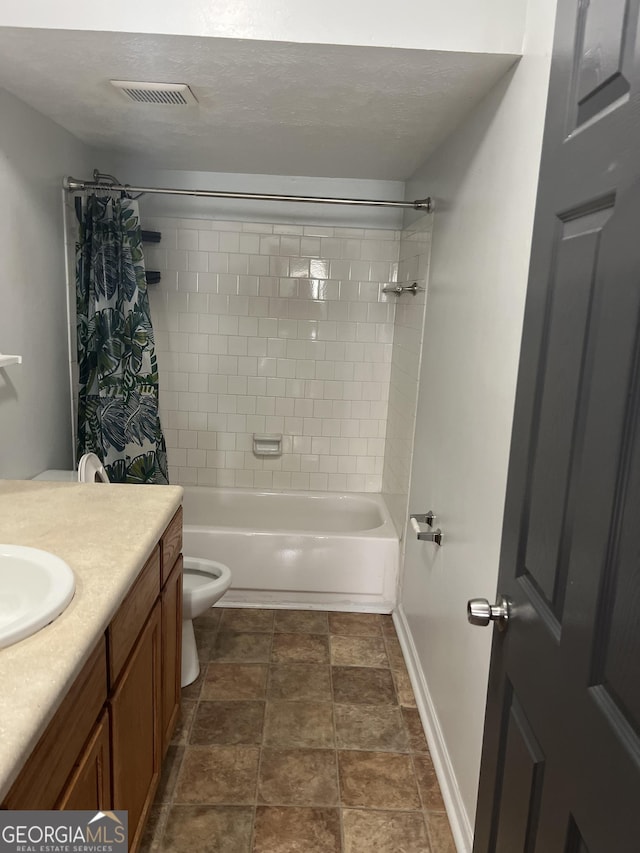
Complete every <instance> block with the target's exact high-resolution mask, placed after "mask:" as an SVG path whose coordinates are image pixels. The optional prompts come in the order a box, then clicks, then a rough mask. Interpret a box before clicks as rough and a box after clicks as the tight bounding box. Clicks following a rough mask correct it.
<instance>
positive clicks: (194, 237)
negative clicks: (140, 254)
mask: <svg viewBox="0 0 640 853" xmlns="http://www.w3.org/2000/svg"><path fill="white" fill-rule="evenodd" d="M164 236H165V235H164V233H163V235H162V238H163V242H164ZM176 247H177V248H178V249H186V250H188V251H197V250H198V248H199V246H198V232H197V231H194V230H193V229H190V230H188V231H187V230H183V229H180V230H179V231H177V232H176Z"/></svg>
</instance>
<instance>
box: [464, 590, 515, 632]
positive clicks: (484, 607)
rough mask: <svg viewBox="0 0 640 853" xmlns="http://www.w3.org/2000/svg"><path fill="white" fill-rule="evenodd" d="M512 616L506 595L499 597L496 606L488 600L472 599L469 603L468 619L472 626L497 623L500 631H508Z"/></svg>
mask: <svg viewBox="0 0 640 853" xmlns="http://www.w3.org/2000/svg"><path fill="white" fill-rule="evenodd" d="M510 615H511V604H510V602H509V599H508V598H507V597H506V596H504V595H499V596H498V600H497V601H496V603H495V604H489V602H488V601H487V599H486V598H472V599H471V600H470V601H468V602H467V619H468V620H469V622H470V623H471V624H472V625H483V626H484V625H488V624H489V622H496V623H497V626H498V630H499V631H506V630H507V627H508V624H509V616H510Z"/></svg>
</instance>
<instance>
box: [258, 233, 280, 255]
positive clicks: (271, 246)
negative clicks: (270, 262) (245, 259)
mask: <svg viewBox="0 0 640 853" xmlns="http://www.w3.org/2000/svg"><path fill="white" fill-rule="evenodd" d="M260 254H261V255H279V254H280V237H279V236H277V235H269V236H265V237H260Z"/></svg>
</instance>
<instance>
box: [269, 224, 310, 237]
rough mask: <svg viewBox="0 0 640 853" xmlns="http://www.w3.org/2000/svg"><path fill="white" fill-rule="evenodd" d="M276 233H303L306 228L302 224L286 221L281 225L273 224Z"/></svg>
mask: <svg viewBox="0 0 640 853" xmlns="http://www.w3.org/2000/svg"><path fill="white" fill-rule="evenodd" d="M273 233H274V234H298V235H301V234H303V233H304V229H303V227H302V225H293V224H291V223H284V224H281V225H274V226H273Z"/></svg>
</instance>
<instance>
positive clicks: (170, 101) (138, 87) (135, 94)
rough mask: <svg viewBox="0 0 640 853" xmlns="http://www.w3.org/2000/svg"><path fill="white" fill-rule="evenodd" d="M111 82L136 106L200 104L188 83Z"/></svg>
mask: <svg viewBox="0 0 640 853" xmlns="http://www.w3.org/2000/svg"><path fill="white" fill-rule="evenodd" d="M110 82H111V85H112V86H114V87H115V88H116V89H117V90H118V91H119V92H120V93H121V94H122V96H123V97H124V98H126V99H127V100H128V101H133V102H134V103H136V104H158V105H165V106H171V107H186V106H189V105H191V104H197V103H198V101H197V99H196V97H195V95H194V94H193V92H192V91H191V89H190V88H189V87H188V86H187V84H186V83H138V82H134V81H132V80H111V81H110Z"/></svg>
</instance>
